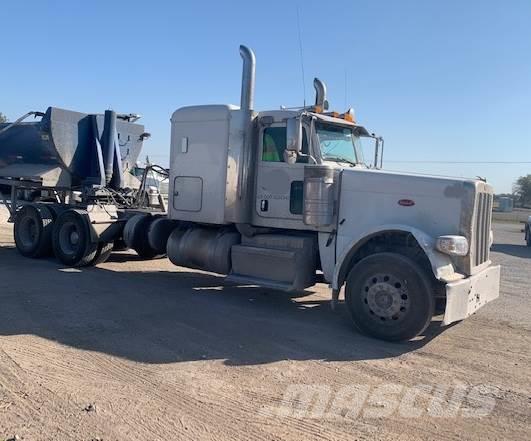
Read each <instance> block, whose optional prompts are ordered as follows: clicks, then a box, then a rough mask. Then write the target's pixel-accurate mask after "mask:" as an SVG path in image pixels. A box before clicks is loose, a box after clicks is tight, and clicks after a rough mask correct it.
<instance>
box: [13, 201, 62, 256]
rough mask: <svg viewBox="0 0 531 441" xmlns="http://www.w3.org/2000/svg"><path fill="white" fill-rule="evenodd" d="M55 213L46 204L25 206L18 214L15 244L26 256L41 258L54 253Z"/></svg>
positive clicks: (15, 227)
mask: <svg viewBox="0 0 531 441" xmlns="http://www.w3.org/2000/svg"><path fill="white" fill-rule="evenodd" d="M53 222H54V213H53V211H52V210H50V209H49V208H48V207H47V206H46V205H44V204H29V205H25V206H23V207H22V208H21V209H20V210H19V211H18V212H17V214H16V217H15V225H14V237H15V245H16V247H17V250H18V251H19V253H20V254H22V255H23V256H24V257H31V258H39V257H46V256H49V255H51V254H52V233H53Z"/></svg>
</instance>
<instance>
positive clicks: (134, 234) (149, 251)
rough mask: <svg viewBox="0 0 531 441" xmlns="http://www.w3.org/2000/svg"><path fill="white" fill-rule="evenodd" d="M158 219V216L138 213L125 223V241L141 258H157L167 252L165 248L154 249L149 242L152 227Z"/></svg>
mask: <svg viewBox="0 0 531 441" xmlns="http://www.w3.org/2000/svg"><path fill="white" fill-rule="evenodd" d="M158 219H159V218H158V217H156V216H151V215H150V214H136V215H134V216H133V217H132V218H130V219H129V220H128V221H127V223H126V224H125V227H124V232H123V239H124V242H125V244H126V245H127V247H128V248H131V249H133V250H135V251H136V253H137V254H138V256H139V257H140V258H141V259H144V260H149V259H155V258H157V257H163V256H164V255H165V254H166V251H165V250H162V249H154V248H153V247H152V246H151V245H150V243H149V236H148V234H149V230H150V227H151V225H152V224H153V223H154V222H156V221H157V220H158Z"/></svg>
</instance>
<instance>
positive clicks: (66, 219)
mask: <svg viewBox="0 0 531 441" xmlns="http://www.w3.org/2000/svg"><path fill="white" fill-rule="evenodd" d="M86 216H87V212H86V211H85V210H77V209H71V210H67V211H65V212H63V213H62V214H61V215H60V216H59V217H58V218H57V220H56V221H55V226H54V229H53V249H54V253H55V256H56V257H57V259H58V260H59V261H60V262H61V263H63V264H65V265H68V266H87V265H91V264H92V262H94V261H95V259H96V257H97V253H98V243H97V242H93V241H92V240H91V236H90V225H89V224H88V221H87V217H86ZM107 257H108V256H107Z"/></svg>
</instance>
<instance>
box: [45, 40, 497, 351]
mask: <svg viewBox="0 0 531 441" xmlns="http://www.w3.org/2000/svg"><path fill="white" fill-rule="evenodd" d="M240 54H241V56H242V58H243V78H242V90H241V103H240V106H239V107H238V106H234V105H229V104H223V105H199V106H191V107H183V108H180V109H178V110H177V111H175V112H174V114H173V116H172V118H171V156H170V172H169V181H170V182H169V201H168V208H167V214H166V215H160V214H159V215H153V214H152V213H145V212H141V213H138V212H136V213H132V215H130V216H129V215H123V214H122V215H120V213H123V211H124V210H122V211H120V210H118V214H115V212H116V210H115V211H114V212H113V211H111V210H108V211H109V213H110V214H109V215H108V216H107V215H106V214H105V212H106V211H107V210H102V209H99V210H96V211H97V213H98V216H99V217H98V218H97V220H92V221H91V218H90V216H84V219H85V221H84V222H85V223H86V225H87V227H86V228H88V229H89V230H90V231H91V234H85V235H84V236H83V235H82V234H81V235H80V234H76V235H74V236H73V238H74V239H75V241H74V242H75V243H73V242H72V241H71V240H69V238H70V236H72V231H73V230H72V229H73V228H74V229H75V228H79V227H78V226H77V224H76V223H75V222H73V221H72V219H74V220H75V219H77V218H76V216H72V215H70V219H67V220H68V221H69V222H68V223H67V227H65V226H64V225H62V224H61V222H59V223H58V225H55V226H54V231H55V234H54V237H56V238H58V239H61V241H59V242H58V243H54V248H55V249H56V255H57V256H58V257H59V258H60V259H61V256H62V254H68V253H67V251H68V249H67V250H66V251H65V252H64V253H62V252H61V248H62V247H63V245H64V246H65V247H70V248H72V247H75V249H76V250H77V249H81V251H83V249H84V247H85V246H87V247H88V248H87V249H89V250H93V249H94V245H92V246H88V245H85V242H90V241H92V242H94V241H100V242H101V241H103V240H104V241H106V242H109V241H110V240H111V239H113V240H114V241H116V240H117V239H120V238H121V236H123V238H124V240H125V243H126V244H127V245H128V246H129V247H130V248H133V249H135V250H137V251H138V253H139V254H140V255H141V256H145V257H152V256H154V255H156V254H165V253H167V255H168V257H169V259H170V260H171V261H172V262H173V263H174V264H175V265H179V266H184V267H189V268H196V269H201V270H205V271H210V272H214V273H219V274H222V275H226V276H227V279H228V280H230V281H233V282H237V283H245V284H254V285H260V286H265V287H271V288H275V289H282V290H288V291H290V290H304V289H305V288H309V287H311V286H312V285H314V284H315V283H317V282H318V281H325V282H326V283H328V284H329V286H330V288H331V296H332V304H333V305H334V304H335V303H336V301H337V300H338V298H339V294H340V291H341V290H342V288H343V287H344V297H345V303H346V305H347V307H348V309H349V311H350V313H351V316H352V319H353V322H354V325H355V326H356V327H357V328H358V329H359V330H360V331H362V332H363V333H366V334H368V335H371V336H374V337H377V338H380V339H384V340H391V341H398V340H407V339H411V338H413V337H415V336H417V335H418V334H420V333H422V332H423V331H424V329H425V328H426V327H427V326H428V324H429V323H430V321H431V319H432V316H433V314H434V311H435V310H436V308H437V309H439V310H441V312H442V311H444V320H443V323H444V324H450V323H453V322H455V321H459V320H462V319H465V318H466V317H468V316H469V315H471V314H473V313H474V312H476V311H477V310H478V309H479V308H480V307H482V306H483V305H485V304H486V303H488V302H490V301H492V300H494V299H495V298H497V297H498V295H499V284H500V267H499V266H493V265H492V264H491V261H490V257H489V249H490V246H491V244H492V232H491V211H492V201H493V189H492V187H491V186H490V185H488V184H487V183H485V182H483V181H480V180H472V179H456V178H446V177H436V176H427V175H415V174H406V173H397V172H388V171H384V170H382V169H381V168H380V167H379V165H380V164H381V158H382V154H383V140H382V139H381V138H378V137H376V136H375V135H373V134H371V133H370V132H369V131H367V130H366V129H365V128H364V127H363V126H361V125H359V124H357V122H356V121H355V119H354V115H353V113H352V112H350V111H347V112H344V113H338V112H332V111H328V107H329V106H328V102H327V100H326V87H325V85H324V83H323V82H321V81H320V80H318V79H315V81H314V86H315V88H316V100H315V105H313V106H310V107H304V108H299V109H296V110H286V109H281V110H272V111H256V110H255V109H254V86H255V56H254V53H253V52H252V51H251V50H250V49H249V48H247V47H245V46H241V47H240ZM364 141H371V142H374V146H375V157H374V164H372V165H371V166H368V165H367V164H366V163H365V162H364V160H363V157H362V151H361V144H362V143H363V142H364ZM69 211H72V210H67V212H69ZM125 212H128V211H127V210H125ZM113 213H114V214H113ZM61 216H64V213H63V214H61V215H60V216H59V218H58V220H60V217H61ZM106 216H107V217H106ZM67 218H68V216H67ZM102 218H104V219H103V220H102ZM52 221H53V222H57V221H55V220H53V219H52ZM117 223H121V225H122V228H121V229H120V228H117V227H116V224H117ZM63 224H64V222H63ZM123 224H125V227H124V226H123ZM96 227H98V228H96ZM107 227H108V228H107ZM65 228H69V229H66V230H65ZM112 228H114V230H112V231H113V234H108V233H107V234H106V233H105V231H104V230H107V231H109V230H110V229H112ZM63 230H65V231H63ZM96 230H97V231H96ZM102 231H103V233H102ZM80 237H81V238H82V239H83V240H80ZM102 237H104V239H101V238H102ZM100 246H101V245H100ZM57 250H59V252H57ZM81 254H83V252H81ZM61 260H62V261H64V262H65V263H68V264H76V262H72V260H71V259H70V260H66V259H61ZM86 260H87V259H84V260H81V261H80V262H81V263H84V262H86ZM178 277H179V276H178V274H176V283H178Z"/></svg>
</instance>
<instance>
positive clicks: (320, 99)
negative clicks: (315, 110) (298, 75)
mask: <svg viewBox="0 0 531 441" xmlns="http://www.w3.org/2000/svg"><path fill="white" fill-rule="evenodd" d="M313 87H314V88H315V106H316V107H320V108H321V110H328V101H327V100H326V84H325V83H324V82H322V81H321V80H320V79H319V78H314V80H313Z"/></svg>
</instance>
